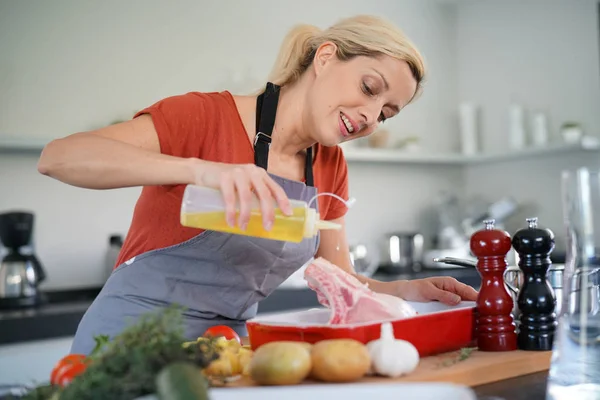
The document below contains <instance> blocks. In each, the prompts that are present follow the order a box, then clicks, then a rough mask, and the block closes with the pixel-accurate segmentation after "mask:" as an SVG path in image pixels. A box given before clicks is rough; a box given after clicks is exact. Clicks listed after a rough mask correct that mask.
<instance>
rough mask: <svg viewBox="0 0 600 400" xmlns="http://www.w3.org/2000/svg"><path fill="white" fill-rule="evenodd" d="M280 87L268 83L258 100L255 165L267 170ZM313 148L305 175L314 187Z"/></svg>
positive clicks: (308, 153)
mask: <svg viewBox="0 0 600 400" xmlns="http://www.w3.org/2000/svg"><path fill="white" fill-rule="evenodd" d="M279 89H280V88H279V86H277V85H274V84H273V83H271V82H268V83H267V87H266V89H265V91H264V93H262V94H260V95H259V96H258V98H257V99H256V136H255V137H254V164H256V166H258V167H261V168H264V169H267V166H268V165H269V146H270V145H271V134H272V133H273V127H274V126H275V115H276V114H277V105H278V103H279ZM312 160H313V153H312V147H309V148H308V149H306V164H305V166H304V175H305V178H306V184H307V185H308V186H314V178H313V169H312Z"/></svg>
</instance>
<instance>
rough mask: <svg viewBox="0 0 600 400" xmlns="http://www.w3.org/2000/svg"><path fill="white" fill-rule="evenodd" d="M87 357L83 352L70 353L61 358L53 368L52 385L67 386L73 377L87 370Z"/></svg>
mask: <svg viewBox="0 0 600 400" xmlns="http://www.w3.org/2000/svg"><path fill="white" fill-rule="evenodd" d="M86 367H87V363H86V357H85V355H83V354H69V355H66V356H65V357H63V358H61V359H60V361H59V362H58V363H56V365H55V366H54V369H52V374H51V375H50V383H51V384H52V385H58V386H67V385H68V384H69V383H71V381H72V380H73V378H75V377H76V376H77V375H79V374H81V373H82V372H83V371H85V368H86Z"/></svg>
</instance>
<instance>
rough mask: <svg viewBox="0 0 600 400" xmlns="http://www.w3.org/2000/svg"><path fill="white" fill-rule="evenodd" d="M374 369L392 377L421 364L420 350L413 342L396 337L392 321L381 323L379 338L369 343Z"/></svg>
mask: <svg viewBox="0 0 600 400" xmlns="http://www.w3.org/2000/svg"><path fill="white" fill-rule="evenodd" d="M367 350H368V351H369V355H370V356H371V362H372V365H371V367H372V371H373V372H374V373H376V374H378V375H383V376H389V377H392V378H396V377H399V376H401V375H404V374H409V373H411V372H413V371H414V370H415V369H416V368H417V365H419V352H418V351H417V348H416V347H415V346H413V344H412V343H410V342H407V341H406V340H399V339H396V338H395V337H394V328H393V327H392V324H391V323H390V322H385V323H383V324H381V335H380V338H379V339H376V340H373V341H371V342H369V343H367Z"/></svg>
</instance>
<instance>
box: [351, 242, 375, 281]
mask: <svg viewBox="0 0 600 400" xmlns="http://www.w3.org/2000/svg"><path fill="white" fill-rule="evenodd" d="M350 261H351V262H352V265H353V266H354V270H355V271H356V272H357V273H358V274H361V275H364V276H366V277H371V276H372V275H373V274H374V273H375V271H376V270H377V268H378V266H379V265H378V263H377V260H375V259H374V257H373V256H372V255H371V254H369V251H368V248H367V246H366V245H364V244H356V245H352V246H350Z"/></svg>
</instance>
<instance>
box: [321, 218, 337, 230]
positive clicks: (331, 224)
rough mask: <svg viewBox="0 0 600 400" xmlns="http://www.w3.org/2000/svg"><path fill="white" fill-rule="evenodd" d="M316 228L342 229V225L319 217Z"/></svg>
mask: <svg viewBox="0 0 600 400" xmlns="http://www.w3.org/2000/svg"><path fill="white" fill-rule="evenodd" d="M315 228H316V229H318V230H323V229H335V230H340V229H342V226H341V225H340V224H336V223H335V222H330V221H324V220H321V219H319V220H317V221H316V222H315Z"/></svg>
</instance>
